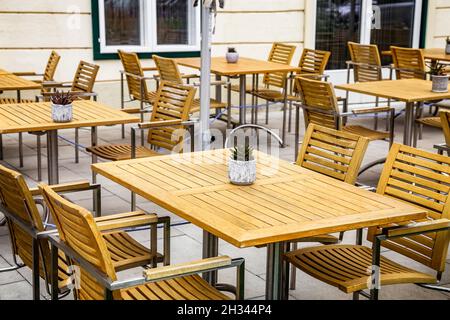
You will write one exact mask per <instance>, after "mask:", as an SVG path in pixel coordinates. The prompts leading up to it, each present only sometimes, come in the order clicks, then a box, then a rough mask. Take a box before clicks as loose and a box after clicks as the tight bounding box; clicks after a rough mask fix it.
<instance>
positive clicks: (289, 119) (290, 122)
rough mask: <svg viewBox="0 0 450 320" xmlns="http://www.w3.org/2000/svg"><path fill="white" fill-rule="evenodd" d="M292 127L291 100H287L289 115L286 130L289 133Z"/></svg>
mask: <svg viewBox="0 0 450 320" xmlns="http://www.w3.org/2000/svg"><path fill="white" fill-rule="evenodd" d="M291 127H292V101H289V116H288V132H289V133H291Z"/></svg>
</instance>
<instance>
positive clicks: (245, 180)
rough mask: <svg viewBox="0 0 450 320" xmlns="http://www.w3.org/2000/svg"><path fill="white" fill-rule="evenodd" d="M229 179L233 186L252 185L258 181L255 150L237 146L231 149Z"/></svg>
mask: <svg viewBox="0 0 450 320" xmlns="http://www.w3.org/2000/svg"><path fill="white" fill-rule="evenodd" d="M228 178H229V179H230V182H231V183H232V184H237V185H241V186H247V185H251V184H252V183H253V182H255V180H256V160H255V158H254V156H253V148H252V147H250V146H248V145H246V146H237V147H234V148H233V149H231V157H230V160H229V162H228Z"/></svg>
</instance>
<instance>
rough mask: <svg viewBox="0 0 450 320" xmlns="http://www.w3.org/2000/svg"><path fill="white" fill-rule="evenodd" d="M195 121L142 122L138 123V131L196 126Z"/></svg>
mask: <svg viewBox="0 0 450 320" xmlns="http://www.w3.org/2000/svg"><path fill="white" fill-rule="evenodd" d="M196 123H197V121H194V120H189V121H182V120H164V121H153V122H143V123H139V124H138V127H139V129H153V128H161V127H171V126H181V125H182V126H190V125H194V124H196Z"/></svg>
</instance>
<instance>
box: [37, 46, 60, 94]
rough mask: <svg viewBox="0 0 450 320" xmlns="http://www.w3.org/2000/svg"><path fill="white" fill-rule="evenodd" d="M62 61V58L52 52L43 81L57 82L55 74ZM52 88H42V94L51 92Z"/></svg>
mask: <svg viewBox="0 0 450 320" xmlns="http://www.w3.org/2000/svg"><path fill="white" fill-rule="evenodd" d="M60 59H61V56H60V55H59V54H58V53H57V52H56V51H52V52H51V53H50V57H49V58H48V61H47V65H46V67H45V70H44V76H43V79H42V80H43V81H44V82H46V81H54V80H55V72H56V67H57V66H58V63H59V60H60ZM50 91H51V88H46V87H42V89H41V92H45V93H47V92H50Z"/></svg>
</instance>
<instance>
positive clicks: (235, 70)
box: [176, 57, 300, 141]
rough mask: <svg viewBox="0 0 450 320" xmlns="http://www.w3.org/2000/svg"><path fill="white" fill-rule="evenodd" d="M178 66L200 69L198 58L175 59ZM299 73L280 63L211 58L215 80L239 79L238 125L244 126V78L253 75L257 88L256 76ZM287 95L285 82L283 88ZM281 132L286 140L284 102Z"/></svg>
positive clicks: (246, 59)
mask: <svg viewBox="0 0 450 320" xmlns="http://www.w3.org/2000/svg"><path fill="white" fill-rule="evenodd" d="M176 61H177V63H178V64H179V65H182V66H185V67H189V68H193V69H198V70H200V68H201V60H200V58H180V59H176ZM298 71H300V68H299V67H293V66H290V65H285V64H281V63H275V62H269V61H264V60H256V59H251V58H245V57H241V58H239V60H238V62H237V63H228V62H227V61H226V58H225V57H213V58H211V72H212V73H214V74H215V75H216V79H217V80H220V78H221V77H222V76H225V77H229V78H232V77H239V106H240V107H239V123H240V124H244V123H245V122H246V120H245V106H246V92H245V91H246V87H247V84H246V76H247V75H253V76H254V77H253V79H254V80H253V87H257V86H258V80H257V79H258V78H257V75H259V74H264V73H274V72H284V73H286V74H287V73H293V72H298ZM284 90H285V93H287V81H286V87H285V88H284ZM219 92H220V90H216V94H219ZM216 99H217V100H219V101H220V96H216ZM282 130H283V132H282V140H283V141H285V138H286V102H285V104H284V108H283V129H282Z"/></svg>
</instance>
